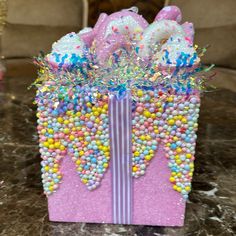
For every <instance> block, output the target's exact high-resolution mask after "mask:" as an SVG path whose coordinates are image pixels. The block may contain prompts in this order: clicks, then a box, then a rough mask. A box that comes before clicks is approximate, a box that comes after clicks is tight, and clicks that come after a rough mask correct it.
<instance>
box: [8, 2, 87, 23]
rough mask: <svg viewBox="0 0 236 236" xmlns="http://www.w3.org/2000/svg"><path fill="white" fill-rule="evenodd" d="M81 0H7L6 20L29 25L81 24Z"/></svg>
mask: <svg viewBox="0 0 236 236" xmlns="http://www.w3.org/2000/svg"><path fill="white" fill-rule="evenodd" d="M82 2H83V1H82V0H66V1H65V0H40V1H35V0H27V1H26V0H8V13H7V22H9V23H11V24H27V25H28V24H30V25H48V26H58V25H60V26H62V25H73V26H81V25H82V19H83V18H82V14H83V3H82Z"/></svg>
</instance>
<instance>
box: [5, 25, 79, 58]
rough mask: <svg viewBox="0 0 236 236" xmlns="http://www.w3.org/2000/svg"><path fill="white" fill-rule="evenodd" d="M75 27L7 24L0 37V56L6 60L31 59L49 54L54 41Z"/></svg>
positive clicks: (74, 29)
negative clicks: (45, 53) (0, 52)
mask: <svg viewBox="0 0 236 236" xmlns="http://www.w3.org/2000/svg"><path fill="white" fill-rule="evenodd" d="M78 30H79V27H78V26H77V27H76V26H57V27H53V26H31V25H12V24H9V23H7V24H6V26H5V29H4V33H3V35H2V55H3V56H4V57H6V58H12V57H32V56H33V55H37V54H38V53H39V52H40V51H44V52H49V51H50V50H51V45H52V43H53V42H54V41H56V40H58V39H59V38H61V37H62V36H63V35H65V34H67V33H69V32H72V31H74V32H77V31H78Z"/></svg>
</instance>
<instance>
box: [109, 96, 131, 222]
mask: <svg viewBox="0 0 236 236" xmlns="http://www.w3.org/2000/svg"><path fill="white" fill-rule="evenodd" d="M131 122H132V114H131V102H130V94H129V93H127V95H126V97H125V98H122V99H120V100H119V99H117V98H116V96H112V95H111V96H110V99H109V129H110V146H111V165H112V210H113V222H114V223H115V224H131V215H132V201H131V200H132V183H131V182H132V172H131V170H132V169H131V168H132V147H131V138H132V124H131Z"/></svg>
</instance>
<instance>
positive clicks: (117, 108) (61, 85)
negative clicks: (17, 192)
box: [33, 6, 213, 223]
mask: <svg viewBox="0 0 236 236" xmlns="http://www.w3.org/2000/svg"><path fill="white" fill-rule="evenodd" d="M181 18H182V15H181V12H180V10H179V9H178V8H177V7H175V6H170V7H165V8H164V9H163V10H162V11H161V12H160V13H159V14H158V15H157V16H156V18H155V21H154V22H153V23H151V24H150V25H149V24H148V23H147V22H146V20H145V19H144V18H143V17H142V16H141V15H139V14H138V13H137V9H136V8H131V9H125V10H122V11H120V12H117V13H113V14H111V15H107V14H105V13H102V14H101V15H100V17H99V19H98V22H97V24H96V25H95V27H94V28H86V29H83V30H82V31H80V32H79V33H78V34H77V33H75V32H72V33H69V34H67V35H65V36H63V37H62V38H61V39H59V40H58V41H57V42H55V43H54V44H53V46H52V51H51V52H50V53H49V54H47V55H40V56H38V57H37V58H35V64H37V65H38V66H39V68H40V69H39V72H38V78H37V79H36V81H35V82H34V84H33V85H34V86H35V87H36V88H37V94H36V99H35V103H36V104H37V106H38V108H37V118H38V126H37V129H38V134H39V147H40V153H41V158H42V161H41V172H42V183H43V188H44V193H45V194H46V195H47V196H49V195H51V194H53V193H54V192H56V191H57V190H58V189H59V187H60V184H61V183H62V181H63V173H62V171H61V161H62V160H63V158H65V156H67V157H69V158H71V159H72V160H73V163H74V168H75V171H76V172H77V173H78V178H79V179H80V181H81V183H82V184H83V185H84V187H85V188H86V189H88V190H89V191H96V189H97V188H99V186H100V185H101V184H102V179H103V178H104V176H105V175H106V172H107V170H108V169H109V168H110V169H111V172H112V175H111V176H112V181H113V185H112V188H113V189H112V193H113V196H112V198H113V206H112V208H113V220H114V222H115V223H130V222H132V219H131V212H132V179H133V178H136V179H137V181H138V180H139V178H145V174H146V173H147V171H148V168H149V166H150V165H152V160H153V158H155V154H156V153H157V151H158V150H159V148H160V147H163V148H164V150H165V157H164V156H163V157H162V158H166V159H167V160H168V168H169V170H170V176H169V182H170V183H171V186H172V187H173V191H177V192H178V193H179V194H181V196H182V197H183V199H184V200H186V199H188V195H189V193H190V191H191V181H192V176H193V171H194V159H195V145H196V138H197V135H196V131H197V128H198V116H199V109H200V94H201V92H203V91H204V90H205V89H206V87H207V78H208V77H212V76H208V75H207V73H209V71H210V69H211V68H212V67H213V66H210V67H209V68H205V67H203V66H202V65H201V57H202V56H203V55H204V53H205V51H206V49H205V48H203V49H200V48H199V47H198V46H197V45H193V36H194V28H193V25H192V23H189V22H185V23H183V24H180V22H181ZM147 184H148V183H147Z"/></svg>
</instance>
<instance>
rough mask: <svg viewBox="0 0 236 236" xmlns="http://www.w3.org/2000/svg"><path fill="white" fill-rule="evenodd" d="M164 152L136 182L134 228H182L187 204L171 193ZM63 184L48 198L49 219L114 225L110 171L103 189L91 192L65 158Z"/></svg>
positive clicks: (134, 183)
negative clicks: (137, 226)
mask: <svg viewBox="0 0 236 236" xmlns="http://www.w3.org/2000/svg"><path fill="white" fill-rule="evenodd" d="M167 162H168V160H167V159H166V158H165V156H164V151H163V149H162V148H159V151H158V152H157V153H156V156H155V157H154V158H153V160H152V161H151V163H150V166H149V167H148V168H147V172H146V174H145V176H143V177H140V178H138V179H133V216H132V217H133V219H132V223H133V224H139V225H159V226H182V225H183V223H184V213H185V201H184V200H183V198H182V195H181V194H180V193H178V192H176V191H174V190H173V189H172V184H171V183H170V181H169V177H170V170H169V168H168V163H167ZM61 170H62V173H63V181H62V183H61V185H60V187H59V189H58V190H57V192H56V193H54V194H52V195H51V196H49V197H48V209H49V219H50V220H51V221H62V222H91V223H95V222H96V223H112V193H111V180H112V177H111V171H110V169H109V170H108V171H107V173H106V174H105V177H104V179H103V180H102V182H101V186H100V187H99V188H98V189H96V190H94V191H88V190H87V188H86V187H85V186H84V185H83V184H82V183H81V182H80V178H79V176H78V175H77V173H76V170H75V165H74V163H73V162H72V161H71V160H70V159H69V158H67V157H66V158H64V160H63V162H62V165H61Z"/></svg>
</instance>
